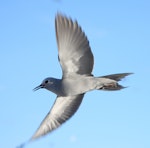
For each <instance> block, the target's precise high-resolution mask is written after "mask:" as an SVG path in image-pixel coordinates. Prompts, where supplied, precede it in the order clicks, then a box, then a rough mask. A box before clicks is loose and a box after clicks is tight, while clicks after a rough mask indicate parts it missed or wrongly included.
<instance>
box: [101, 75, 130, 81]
mask: <svg viewBox="0 0 150 148" xmlns="http://www.w3.org/2000/svg"><path fill="white" fill-rule="evenodd" d="M131 74H133V73H118V74H112V75H106V76H102V77H101V78H108V79H112V80H115V81H121V80H122V79H123V78H124V77H126V76H128V75H131Z"/></svg>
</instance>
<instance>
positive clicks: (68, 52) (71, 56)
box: [55, 14, 94, 77]
mask: <svg viewBox="0 0 150 148" xmlns="http://www.w3.org/2000/svg"><path fill="white" fill-rule="evenodd" d="M55 28H56V37H57V44H58V54H59V60H60V64H61V67H62V71H63V77H67V76H68V75H74V74H81V75H91V72H92V69H93V63H94V59H93V54H92V52H91V49H90V46H89V41H88V39H87V37H86V35H85V33H84V32H83V31H82V29H81V27H80V26H79V25H78V23H77V21H75V22H73V21H72V20H71V19H70V18H67V17H65V16H63V15H61V14H57V16H56V19H55Z"/></svg>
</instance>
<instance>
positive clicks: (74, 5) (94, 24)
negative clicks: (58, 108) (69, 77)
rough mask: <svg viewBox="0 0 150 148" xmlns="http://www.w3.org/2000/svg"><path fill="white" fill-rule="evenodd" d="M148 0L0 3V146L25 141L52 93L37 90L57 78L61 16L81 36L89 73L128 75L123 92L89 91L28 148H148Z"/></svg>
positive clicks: (9, 146) (18, 0)
mask: <svg viewBox="0 0 150 148" xmlns="http://www.w3.org/2000/svg"><path fill="white" fill-rule="evenodd" d="M149 8H150V1H148V0H126V1H119V0H113V1H111V0H106V1H104V0H103V1H102V0H87V1H85V0H82V1H81V0H71V1H68V0H13V1H12V0H6V1H3V0H1V1H0V68H1V72H0V102H1V103H0V117H1V118H0V139H1V140H0V141H1V142H0V147H1V148H15V147H16V146H18V145H19V144H21V143H22V142H24V141H26V140H28V139H29V138H30V137H31V136H32V135H33V133H34V132H35V131H36V129H37V128H38V126H39V125H40V123H41V121H42V120H43V119H44V117H45V116H46V114H47V113H48V111H49V110H50V108H51V106H52V104H53V102H54V101H55V98H56V95H55V94H53V93H51V92H49V91H47V90H44V89H41V90H39V91H36V92H33V88H34V87H36V86H37V85H39V84H40V83H41V82H42V80H43V79H44V78H46V77H50V76H51V77H56V78H61V76H62V71H61V68H60V64H59V62H58V51H57V43H56V37H55V25H54V19H55V15H56V14H57V12H61V13H63V14H65V15H67V16H69V17H71V18H72V19H73V20H77V21H78V23H79V24H80V25H81V27H82V29H83V30H84V32H85V33H86V35H87V37H88V39H89V41H90V46H91V49H92V52H93V54H94V58H95V63H94V69H93V74H94V75H95V76H103V75H108V74H114V73H121V72H133V73H134V75H131V76H128V77H126V78H125V79H124V80H123V81H122V82H121V84H122V85H124V86H128V88H126V89H124V90H121V91H115V92H107V91H91V92H88V93H87V94H86V95H85V97H84V100H83V102H82V104H81V106H80V108H79V109H78V111H77V112H76V114H75V115H74V116H73V117H72V118H71V119H70V120H69V121H67V122H66V123H65V124H63V125H62V126H61V127H60V128H58V129H57V130H55V131H54V132H52V133H50V134H48V135H47V136H44V137H43V138H40V139H38V140H35V141H33V142H31V143H29V144H28V145H26V148H70V147H71V148H77V147H80V148H82V147H86V148H91V147H93V148H94V147H95V148H149V147H150V95H149V93H150V86H149V84H150V78H149V76H150V66H149V63H150V9H149Z"/></svg>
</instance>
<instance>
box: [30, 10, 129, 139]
mask: <svg viewBox="0 0 150 148" xmlns="http://www.w3.org/2000/svg"><path fill="white" fill-rule="evenodd" d="M55 28H56V38H57V44H58V54H59V55H58V59H59V62H60V64H61V68H62V72H63V76H62V79H56V78H51V77H49V78H46V79H44V80H43V82H42V83H41V84H40V85H39V86H37V87H36V88H35V89H34V90H38V89H40V88H45V89H47V90H49V91H51V92H53V93H55V94H56V95H57V99H56V100H55V103H54V105H53V107H52V108H51V110H50V111H49V113H48V114H47V116H46V117H45V119H44V120H43V121H42V123H41V125H40V126H39V128H38V129H37V131H36V132H35V134H34V135H33V136H32V138H31V140H34V139H36V138H39V137H41V136H43V135H45V134H47V133H49V132H51V131H53V130H54V129H56V128H58V127H59V126H60V125H62V124H63V123H64V122H65V121H67V120H68V119H69V118H70V117H72V116H73V115H74V113H75V112H76V111H77V109H78V108H79V106H80V104H81V102H82V100H83V97H84V94H85V93H86V92H88V91H91V90H108V91H115V90H120V89H122V88H124V87H123V86H121V85H119V84H118V81H120V80H121V79H122V78H124V77H125V76H128V75H129V74H131V73H119V74H112V75H107V76H100V77H94V76H93V75H92V69H93V64H94V58H93V54H92V51H91V48H90V45H89V41H88V39H87V37H86V35H85V33H84V32H83V31H82V29H81V27H80V26H79V25H78V23H77V21H72V19H71V18H67V17H66V16H64V15H62V14H60V13H58V14H57V15H56V19H55Z"/></svg>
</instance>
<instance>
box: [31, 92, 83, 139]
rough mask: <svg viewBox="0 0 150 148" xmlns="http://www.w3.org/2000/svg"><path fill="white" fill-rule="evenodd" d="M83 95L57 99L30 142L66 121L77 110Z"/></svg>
mask: <svg viewBox="0 0 150 148" xmlns="http://www.w3.org/2000/svg"><path fill="white" fill-rule="evenodd" d="M83 97H84V94H82V95H77V96H67V97H57V99H56V101H55V103H54V105H53V107H52V109H51V110H50V112H49V113H48V114H47V116H46V117H45V119H44V120H43V121H42V123H41V125H40V127H39V128H38V129H37V131H36V132H35V134H34V135H33V136H32V138H31V140H34V139H36V138H39V137H41V136H43V135H45V134H47V133H49V132H51V131H53V130H54V129H56V128H58V127H59V126H60V125H61V124H62V123H64V122H65V121H66V120H68V119H69V118H70V117H72V116H73V114H74V113H75V112H76V111H77V109H78V108H79V106H80V104H81V102H82V99H83Z"/></svg>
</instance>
